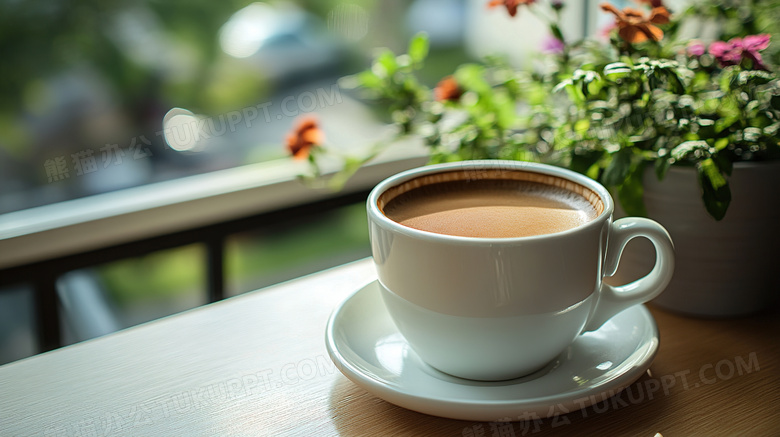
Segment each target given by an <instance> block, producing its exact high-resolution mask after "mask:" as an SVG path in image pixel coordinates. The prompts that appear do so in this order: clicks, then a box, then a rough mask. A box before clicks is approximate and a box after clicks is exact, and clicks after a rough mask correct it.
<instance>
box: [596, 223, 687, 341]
mask: <svg viewBox="0 0 780 437" xmlns="http://www.w3.org/2000/svg"><path fill="white" fill-rule="evenodd" d="M635 237H645V238H647V239H648V240H650V242H651V243H653V246H655V266H654V267H653V270H651V271H650V273H648V274H647V275H646V276H644V277H642V278H639V279H637V280H636V281H634V282H630V283H628V284H625V285H619V286H612V285H609V284H606V283H602V284H601V289H600V290H599V296H598V301H597V302H596V305H595V308H594V309H593V311H591V314H590V317H589V319H588V321H587V322H586V323H585V329H583V332H585V331H595V330H597V329H599V328H600V327H601V325H603V324H604V322H606V321H607V320H609V319H611V318H612V317H613V316H615V315H616V314H617V313H619V312H621V311H623V310H624V309H626V308H628V307H630V306H633V305H637V304H641V303H644V302H647V301H649V300H651V299H653V298H654V297H656V296H658V295H659V294H661V292H662V291H663V290H664V289H665V288H666V286H667V285H669V281H670V280H671V279H672V274H673V273H674V245H673V243H672V238H671V237H670V236H669V232H667V231H666V229H664V227H663V226H661V225H660V224H658V223H657V222H654V221H653V220H649V219H645V218H640V217H627V218H622V219H619V220H616V221H615V222H613V223H612V225H611V228H610V232H609V238H608V242H607V255H606V259H605V260H604V267H603V271H602V274H603V276H612V275H614V274H615V272H616V271H617V268H618V263H619V262H620V256H621V255H622V253H623V249H624V248H625V247H626V244H627V243H628V242H629V241H630V240H631V239H632V238H635ZM603 276H602V277H603Z"/></svg>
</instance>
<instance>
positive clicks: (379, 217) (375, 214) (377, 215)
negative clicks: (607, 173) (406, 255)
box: [366, 159, 615, 245]
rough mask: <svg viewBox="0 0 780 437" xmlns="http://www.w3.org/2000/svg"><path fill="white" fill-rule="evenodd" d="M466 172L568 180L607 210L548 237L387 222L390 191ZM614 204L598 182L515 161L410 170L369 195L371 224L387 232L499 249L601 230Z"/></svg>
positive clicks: (448, 164) (555, 169)
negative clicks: (384, 203)
mask: <svg viewBox="0 0 780 437" xmlns="http://www.w3.org/2000/svg"><path fill="white" fill-rule="evenodd" d="M464 168H465V169H467V168H479V169H488V168H494V169H507V168H509V169H513V170H521V171H529V172H533V173H540V174H546V175H550V176H555V177H560V178H563V179H567V180H569V181H572V182H574V183H577V184H580V185H583V186H585V187H586V188H588V189H590V190H591V191H593V192H594V193H596V194H597V195H598V196H599V198H600V199H601V201H602V203H603V204H604V210H603V211H601V213H600V214H599V215H597V216H596V217H595V218H594V219H593V220H591V221H589V222H587V223H585V224H583V225H580V226H577V227H574V228H571V229H566V230H564V231H559V232H553V233H549V234H540V235H531V236H525V237H502V238H499V237H492V238H488V237H465V236H460V235H449V234H439V233H436V232H430V231H423V230H420V229H415V228H410V227H408V226H404V225H402V224H400V223H398V222H395V221H393V220H391V219H390V218H388V217H387V216H386V215H385V214H384V213H383V212H382V211H381V210H380V208H379V203H378V202H379V197H380V196H381V195H382V194H383V193H384V192H385V191H387V190H388V189H390V188H392V187H394V186H397V185H399V184H402V183H404V182H406V181H408V180H411V179H414V178H417V177H420V176H423V175H428V174H432V173H439V172H443V171H448V170H463V169H464ZM614 208H615V205H614V201H613V200H612V196H611V195H610V193H609V191H608V190H607V189H606V188H605V187H604V186H603V185H601V184H600V183H599V182H597V181H595V180H593V179H591V178H589V177H587V176H585V175H583V174H580V173H577V172H574V171H572V170H569V169H565V168H561V167H555V166H552V165H548V164H540V163H535V162H526V161H513V160H499V159H487V160H467V161H457V162H447V163H442V164H432V165H427V166H423V167H417V168H413V169H410V170H406V171H403V172H401V173H397V174H395V175H393V176H390V177H388V178H386V179H385V180H383V181H382V182H380V183H378V184H377V185H376V186H375V187H374V188H373V189H372V190H371V192H370V193H369V195H368V199H367V201H366V210H367V213H368V219H369V221H371V222H373V223H376V224H378V225H380V226H382V227H384V228H386V229H388V230H391V231H393V232H397V233H400V234H404V235H407V236H409V237H413V238H417V239H423V240H431V241H439V242H450V243H460V244H479V245H483V244H488V245H500V244H515V243H519V242H532V241H540V240H547V239H553V238H565V237H567V236H569V235H573V234H576V233H579V232H585V231H586V230H590V229H591V228H593V227H599V228H600V227H601V226H602V224H601V222H602V221H603V220H604V219H605V218H608V217H611V216H612V214H613V212H614Z"/></svg>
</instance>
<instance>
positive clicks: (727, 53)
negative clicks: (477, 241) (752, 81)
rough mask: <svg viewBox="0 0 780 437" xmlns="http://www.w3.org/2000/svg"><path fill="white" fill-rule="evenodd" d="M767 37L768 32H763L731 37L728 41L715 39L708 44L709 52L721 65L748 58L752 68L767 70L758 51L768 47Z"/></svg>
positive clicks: (735, 63)
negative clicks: (742, 36) (743, 36)
mask: <svg viewBox="0 0 780 437" xmlns="http://www.w3.org/2000/svg"><path fill="white" fill-rule="evenodd" d="M769 39H770V36H769V34H766V33H764V34H761V35H748V36H746V37H745V38H744V39H743V38H732V39H730V40H728V42H723V41H715V42H713V43H712V44H710V48H709V52H710V54H711V55H712V56H714V57H715V59H717V60H718V62H719V63H720V65H722V66H727V65H738V64H740V63H741V62H742V61H743V60H745V59H748V60H750V61H751V63H752V65H753V68H754V69H756V70H767V67H766V65H764V61H763V59H762V58H761V54H760V53H759V51H760V50H764V49H765V48H767V47H769Z"/></svg>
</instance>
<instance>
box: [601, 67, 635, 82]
mask: <svg viewBox="0 0 780 437" xmlns="http://www.w3.org/2000/svg"><path fill="white" fill-rule="evenodd" d="M633 71H634V70H633V69H632V68H631V67H629V66H628V64H626V63H624V62H613V63H611V64H608V65H607V66H606V67H604V76H605V77H606V78H607V79H609V80H611V81H613V82H614V81H616V80H618V79H622V78H624V77H626V76H628V75H629V74H631V72H633Z"/></svg>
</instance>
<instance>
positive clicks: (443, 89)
mask: <svg viewBox="0 0 780 437" xmlns="http://www.w3.org/2000/svg"><path fill="white" fill-rule="evenodd" d="M461 94H463V90H461V89H460V85H458V82H457V81H455V78H453V77H452V76H447V77H445V78H444V79H442V80H441V81H439V83H438V84H437V85H436V88H434V89H433V96H434V98H436V100H438V101H440V102H443V101H445V100H451V101H453V102H456V101H458V99H459V98H460V96H461Z"/></svg>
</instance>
